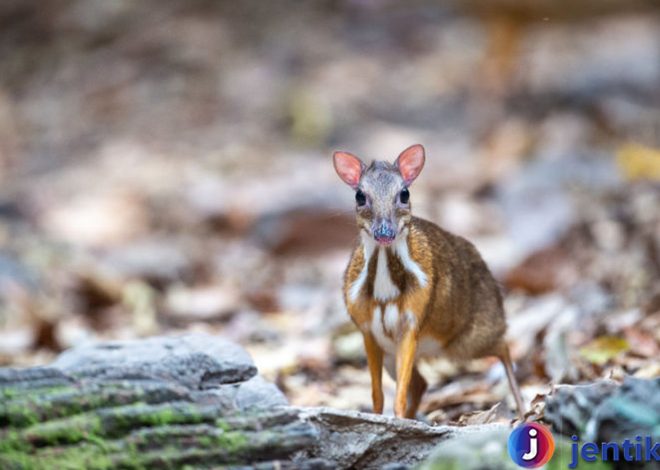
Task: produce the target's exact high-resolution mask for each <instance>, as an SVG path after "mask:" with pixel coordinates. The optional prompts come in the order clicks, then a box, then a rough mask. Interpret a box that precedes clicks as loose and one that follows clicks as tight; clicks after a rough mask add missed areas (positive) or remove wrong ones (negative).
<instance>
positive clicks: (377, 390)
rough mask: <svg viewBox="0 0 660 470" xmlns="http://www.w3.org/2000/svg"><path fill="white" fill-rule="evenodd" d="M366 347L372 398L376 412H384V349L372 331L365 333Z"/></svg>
mask: <svg viewBox="0 0 660 470" xmlns="http://www.w3.org/2000/svg"><path fill="white" fill-rule="evenodd" d="M363 338H364V349H365V351H366V352H367V364H368V365H369V374H370V375H371V400H372V403H373V408H374V413H378V414H381V413H382V412H383V380H382V379H383V350H382V349H381V348H380V346H379V345H378V343H376V340H375V339H374V337H373V335H372V334H371V333H370V332H365V333H363Z"/></svg>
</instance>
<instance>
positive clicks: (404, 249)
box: [394, 232, 428, 287]
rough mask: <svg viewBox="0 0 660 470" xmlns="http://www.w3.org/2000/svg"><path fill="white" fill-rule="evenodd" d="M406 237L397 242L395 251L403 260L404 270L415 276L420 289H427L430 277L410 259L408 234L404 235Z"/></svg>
mask: <svg viewBox="0 0 660 470" xmlns="http://www.w3.org/2000/svg"><path fill="white" fill-rule="evenodd" d="M402 235H405V236H402V237H401V238H400V239H399V240H397V242H396V246H395V248H394V249H395V250H396V254H397V255H399V259H400V260H401V263H402V264H403V268H404V269H405V270H406V271H408V272H410V273H412V275H413V276H415V278H416V279H417V282H418V283H419V286H420V287H426V284H427V283H428V277H427V276H426V273H425V272H424V271H422V268H420V267H419V264H417V263H416V262H415V261H414V260H413V259H412V258H411V257H410V251H408V241H407V239H408V236H407V235H408V233H407V232H406V233H405V234H402Z"/></svg>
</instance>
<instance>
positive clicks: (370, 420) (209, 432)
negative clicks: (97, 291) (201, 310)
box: [0, 335, 489, 469]
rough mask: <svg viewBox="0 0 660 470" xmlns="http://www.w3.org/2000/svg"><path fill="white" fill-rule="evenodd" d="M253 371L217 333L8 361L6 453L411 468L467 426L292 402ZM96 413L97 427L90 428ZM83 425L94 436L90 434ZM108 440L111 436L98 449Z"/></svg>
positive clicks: (1, 375)
mask: <svg viewBox="0 0 660 470" xmlns="http://www.w3.org/2000/svg"><path fill="white" fill-rule="evenodd" d="M256 372H257V371H256V368H255V366H254V364H253V362H252V360H251V358H250V357H249V355H248V354H247V353H246V352H245V351H244V350H243V349H242V348H241V347H240V346H238V345H236V344H234V343H231V342H228V341H226V340H223V339H221V338H216V337H213V336H208V335H185V336H178V337H154V338H149V339H144V340H137V341H111V342H106V343H99V344H89V345H83V346H80V347H77V348H74V349H72V350H70V351H66V352H65V353H63V354H62V355H60V357H59V358H58V359H57V360H56V361H55V362H54V364H53V365H52V366H51V367H41V368H33V369H0V396H3V397H5V398H6V399H7V400H6V402H0V432H4V431H6V429H5V428H7V429H8V430H11V431H12V432H15V433H14V435H15V436H16V439H14V441H12V443H11V446H14V447H11V446H10V447H11V449H9V450H11V451H12V452H14V451H16V452H18V453H19V454H20V458H25V459H28V460H29V461H30V462H31V463H33V464H34V465H35V466H39V465H41V464H42V463H43V462H45V461H47V460H48V459H51V458H52V455H55V454H57V455H67V454H66V453H67V452H68V453H70V452H74V453H75V452H77V450H76V449H80V452H81V453H82V452H83V451H85V452H87V451H90V452H92V454H93V455H94V456H95V457H99V458H106V459H110V461H113V462H116V463H117V465H128V464H130V463H133V464H134V463H135V462H138V463H139V464H141V465H145V466H149V465H151V464H153V463H154V462H156V461H158V462H161V463H163V462H166V463H167V464H168V465H171V466H174V467H177V466H181V465H183V464H186V463H188V464H193V465H194V464H195V463H198V462H201V461H203V462H205V464H211V463H213V464H218V465H220V464H226V463H228V462H230V463H235V464H237V465H238V466H239V467H240V465H247V467H244V468H273V467H280V466H281V468H307V469H330V468H367V469H369V468H385V467H387V468H390V469H403V468H409V467H410V466H412V465H416V464H419V463H420V462H422V461H423V460H424V458H426V457H427V456H428V455H429V453H431V451H432V450H433V448H434V447H435V446H436V445H437V444H439V443H441V442H443V441H445V440H447V439H455V438H457V437H459V436H461V435H462V434H463V433H465V430H463V429H460V428H452V427H447V426H440V427H433V426H429V425H427V424H424V423H421V422H418V421H412V420H403V419H398V418H394V417H386V416H381V415H374V414H371V413H360V412H357V411H342V410H334V409H331V408H298V407H292V406H288V405H287V400H286V398H285V397H284V395H283V394H282V392H280V391H279V390H278V389H277V387H276V386H275V385H274V384H271V383H268V382H267V381H265V380H264V379H263V378H262V377H260V376H258V375H256ZM99 420H100V422H102V423H103V425H102V426H101V427H100V428H99V427H93V426H92V424H89V423H95V422H97V421H99ZM54 422H57V423H58V426H56V429H55V430H54V431H51V428H53V426H55V424H54ZM90 426H92V427H90ZM69 427H72V428H73V430H74V431H75V432H74V433H73V434H70V433H68V432H67V429H68V428H69ZM472 428H475V429H481V427H472ZM488 429H489V428H488ZM78 431H80V432H78ZM52 432H55V434H56V436H55V438H54V439H55V440H52V439H51V440H50V441H46V440H45V439H46V438H45V437H40V436H42V435H43V436H46V435H48V436H50V437H49V439H50V438H51V437H52V435H51V434H50V433H52ZM35 433H36V434H35ZM86 433H92V435H90V437H89V440H88V438H87V437H85V436H88V435H89V434H86ZM223 433H224V434H226V433H229V435H230V436H234V437H233V438H232V439H238V440H236V441H231V440H228V439H229V438H224V437H223V435H224V434H223ZM35 436H37V437H36V438H35ZM158 436H160V437H159V439H160V438H162V439H164V440H162V441H161V440H159V441H157V442H154V443H153V445H156V446H157V448H158V449H160V450H159V451H158V453H151V454H149V453H147V454H144V455H143V454H139V455H135V456H132V455H126V454H125V453H122V452H121V451H120V447H121V446H123V445H128V444H127V443H129V442H132V441H133V440H135V439H148V440H149V439H152V438H155V437H158ZM35 439H36V440H35ZM105 439H114V441H112V443H111V444H107V446H106V447H95V444H94V443H95V442H98V441H99V440H105ZM149 442H151V441H149ZM90 446H91V447H90ZM117 446H119V447H117ZM158 446H161V447H162V449H161V447H158ZM163 446H164V447H163ZM190 446H192V447H190ZM218 446H219V447H218ZM189 447H190V448H189ZM2 452H3V451H2V450H0V466H2V465H3V463H5V464H13V463H15V462H16V461H15V460H12V459H16V458H18V457H16V455H17V454H15V453H14V454H11V453H10V454H3V453H2ZM22 452H26V454H25V455H23V454H22ZM160 452H162V453H163V455H162V456H160V455H159V453H160ZM53 453H55V454H53ZM157 454H158V455H157ZM192 454H194V455H192ZM62 458H64V457H62ZM131 459H137V460H136V461H135V462H134V461H133V460H131ZM154 459H156V460H154ZM158 459H161V460H158ZM196 459H197V460H196ZM200 459H201V460H200ZM275 460H280V461H282V465H280V463H279V462H275ZM60 463H61V462H60Z"/></svg>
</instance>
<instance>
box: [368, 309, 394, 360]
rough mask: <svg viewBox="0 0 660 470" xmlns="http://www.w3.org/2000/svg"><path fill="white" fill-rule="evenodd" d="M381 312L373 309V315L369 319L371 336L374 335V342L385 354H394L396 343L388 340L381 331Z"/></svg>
mask: <svg viewBox="0 0 660 470" xmlns="http://www.w3.org/2000/svg"><path fill="white" fill-rule="evenodd" d="M382 315H383V311H382V309H381V308H380V307H376V308H375V309H374V314H373V316H372V317H371V334H372V335H374V338H375V339H376V342H377V343H378V344H379V345H380V347H381V348H383V350H384V351H385V352H387V353H390V354H395V353H396V343H395V342H394V341H393V340H392V339H391V338H389V337H388V336H387V335H386V334H385V331H384V330H383V317H382Z"/></svg>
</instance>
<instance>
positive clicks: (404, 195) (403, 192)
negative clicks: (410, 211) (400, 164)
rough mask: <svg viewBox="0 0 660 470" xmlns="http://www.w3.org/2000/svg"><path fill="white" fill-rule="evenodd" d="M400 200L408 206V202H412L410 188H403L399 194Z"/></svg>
mask: <svg viewBox="0 0 660 470" xmlns="http://www.w3.org/2000/svg"><path fill="white" fill-rule="evenodd" d="M399 199H400V200H401V204H408V201H409V200H410V192H409V191H408V188H403V189H402V190H401V192H400V193H399Z"/></svg>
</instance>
